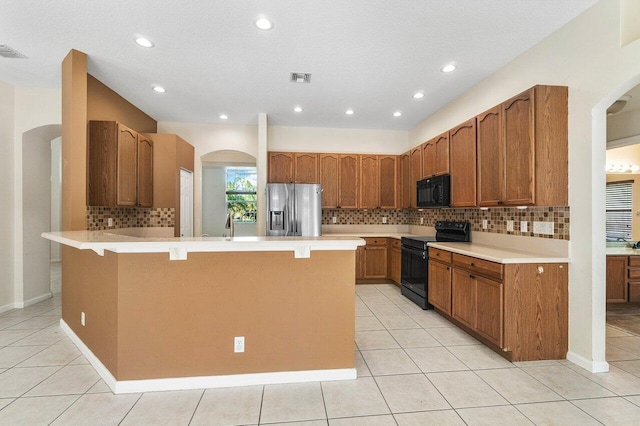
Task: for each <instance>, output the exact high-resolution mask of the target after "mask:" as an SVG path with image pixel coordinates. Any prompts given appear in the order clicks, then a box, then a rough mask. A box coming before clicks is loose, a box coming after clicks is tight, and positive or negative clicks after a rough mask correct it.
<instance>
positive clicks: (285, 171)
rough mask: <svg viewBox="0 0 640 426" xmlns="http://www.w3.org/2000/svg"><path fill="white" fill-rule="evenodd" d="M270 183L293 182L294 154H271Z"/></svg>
mask: <svg viewBox="0 0 640 426" xmlns="http://www.w3.org/2000/svg"><path fill="white" fill-rule="evenodd" d="M268 181H269V183H290V182H293V153H292V152H269V178H268Z"/></svg>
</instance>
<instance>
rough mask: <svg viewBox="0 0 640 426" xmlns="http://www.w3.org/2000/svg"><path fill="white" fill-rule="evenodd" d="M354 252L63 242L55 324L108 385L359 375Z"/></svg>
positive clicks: (133, 387) (153, 386) (158, 386)
mask: <svg viewBox="0 0 640 426" xmlns="http://www.w3.org/2000/svg"><path fill="white" fill-rule="evenodd" d="M354 256H355V252H354V251H353V250H351V251H340V250H336V251H313V252H312V253H311V256H310V258H294V253H293V252H291V251H285V252H268V251H256V252H204V253H189V256H188V259H187V260H181V261H171V260H169V256H168V254H167V253H114V252H111V251H105V252H104V256H99V255H98V254H96V253H95V252H93V251H91V250H78V249H76V248H72V247H69V246H63V267H62V274H63V278H62V281H63V289H62V322H61V324H62V326H63V328H65V330H66V331H67V332H68V333H69V334H70V335H71V337H72V339H74V341H75V342H76V344H78V346H80V348H81V349H83V350H84V351H85V353H86V351H87V349H88V350H90V351H91V353H89V354H88V355H89V358H90V361H91V362H92V364H93V365H94V367H96V369H97V370H98V372H99V373H101V374H102V375H103V378H105V376H107V377H106V378H105V380H106V381H107V382H108V384H109V386H110V387H111V388H112V390H113V391H114V392H116V393H125V392H138V391H142V390H163V389H177V388H180V389H185V388H198V387H216V386H234V385H240V384H254V383H277V382H291V381H310V380H331V379H350V378H355V376H356V374H355V369H354V328H355V307H354V302H355V301H354V298H355V288H354V283H355V268H354V265H355V258H354ZM83 313H84V319H85V325H84V326H83V325H82V324H81V318H82V317H83ZM240 336H243V337H244V339H245V351H244V352H243V353H234V338H235V337H240ZM85 345H86V347H85ZM93 355H94V356H95V358H93ZM109 376H111V377H109ZM155 379H163V380H155Z"/></svg>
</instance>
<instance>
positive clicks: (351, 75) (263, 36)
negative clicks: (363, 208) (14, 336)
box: [0, 0, 597, 130]
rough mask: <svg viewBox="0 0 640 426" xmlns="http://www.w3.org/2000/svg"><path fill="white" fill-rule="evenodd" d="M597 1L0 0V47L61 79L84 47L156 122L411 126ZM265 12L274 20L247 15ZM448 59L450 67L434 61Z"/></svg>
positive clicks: (92, 65)
mask: <svg viewBox="0 0 640 426" xmlns="http://www.w3.org/2000/svg"><path fill="white" fill-rule="evenodd" d="M596 1H597V0H561V1H558V0H446V1H445V0H316V1H312V0H297V1H293V0H271V1H264V0H262V1H260V0H215V1H213V0H188V1H184V0H183V1H180V0H161V1H158V0H108V1H106V0H82V1H77V0H76V1H72V0H56V1H50V0H0V44H7V45H9V46H11V47H12V48H14V49H16V50H18V51H19V52H21V53H23V54H24V55H26V56H27V57H28V59H5V58H0V80H1V81H5V82H7V83H10V84H12V85H16V86H31V87H59V86H60V80H61V77H60V76H61V72H60V64H61V62H62V59H63V58H64V57H65V55H66V54H67V53H68V52H69V50H70V49H78V50H80V51H83V52H85V53H87V54H88V55H89V65H88V67H89V72H90V73H91V74H92V75H94V76H95V77H97V78H98V79H99V80H101V81H102V82H103V83H105V84H107V85H108V86H109V87H111V88H112V89H113V90H115V91H116V92H118V93H119V94H121V95H122V96H123V97H125V98H126V99H128V100H129V101H130V102H132V103H133V104H135V105H136V106H138V107H139V108H141V109H142V110H144V111H145V112H147V113H148V114H149V115H151V116H152V117H154V118H155V119H156V120H160V121H190V122H204V123H223V122H225V123H233V124H255V123H256V122H257V119H256V116H257V114H258V113H259V112H266V113H267V114H268V116H269V124H270V125H285V126H318V127H347V128H368V129H396V130H408V129H410V128H412V127H413V126H414V125H416V124H417V123H419V122H420V121H421V120H423V119H424V118H426V117H427V116H429V115H430V114H432V113H433V112H435V111H437V110H438V109H440V108H441V107H442V106H443V105H445V104H447V103H448V102H450V101H451V100H453V99H454V98H456V97H457V96H459V95H460V94H461V93H463V92H464V91H466V90H467V89H469V88H470V87H472V86H473V85H475V84H477V83H478V82H479V81H480V80H482V79H483V78H485V77H487V76H488V75H490V74H491V73H493V72H494V71H495V70H497V69H499V68H500V67H502V66H503V65H505V64H506V63H507V62H509V61H510V60H512V59H513V58H515V57H516V56H518V55H519V54H521V53H523V52H524V51H525V50H527V49H528V48H530V47H531V46H533V45H534V44H536V43H538V42H539V41H540V40H542V39H543V38H544V37H546V36H547V35H549V34H551V33H552V32H553V31H555V30H556V29H557V28H559V27H561V26H562V25H564V24H565V23H567V22H568V21H570V20H571V19H573V18H574V17H575V16H577V15H578V14H579V13H581V12H582V11H584V10H585V9H587V8H588V7H589V6H591V5H593V4H594V3H596ZM260 15H265V16H267V17H268V18H270V19H271V20H272V21H273V22H274V28H273V29H272V30H271V31H266V32H264V31H260V30H258V29H257V28H256V27H255V26H254V21H255V19H256V18H257V17H258V16H260ZM136 35H144V36H145V37H147V38H149V39H150V40H152V41H153V42H154V43H155V47H154V48H152V49H145V48H142V47H139V46H137V45H136V44H135V43H134V42H133V40H134V38H135V37H136ZM449 62H455V63H456V64H457V66H458V69H457V70H456V71H455V72H453V73H451V74H444V73H442V72H440V68H441V67H442V66H443V65H444V64H446V63H449ZM290 72H309V73H312V80H311V83H310V84H294V83H290V82H289V73H290ZM156 84H157V85H161V86H163V87H165V88H166V90H167V92H166V93H165V94H157V93H155V92H154V91H152V90H151V88H152V86H153V85H156ZM416 91H424V93H425V97H424V98H423V99H421V100H415V99H413V98H412V95H413V94H414V93H415V92H416ZM295 105H300V106H302V108H304V111H303V112H302V113H294V112H293V107H294V106H295ZM348 108H353V109H354V110H355V114H354V115H352V116H346V115H345V114H344V111H345V110H346V109H348ZM397 110H400V111H402V112H403V115H402V117H399V118H395V117H392V113H393V112H394V111H397ZM221 113H224V114H227V115H228V116H229V120H227V121H223V120H221V119H220V118H219V117H218V116H219V115H220V114H221Z"/></svg>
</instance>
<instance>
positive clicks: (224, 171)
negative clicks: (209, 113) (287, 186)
mask: <svg viewBox="0 0 640 426" xmlns="http://www.w3.org/2000/svg"><path fill="white" fill-rule="evenodd" d="M200 159H201V170H202V234H206V235H208V236H211V237H227V236H229V233H230V231H229V229H227V228H226V222H227V220H226V219H227V212H228V210H229V208H230V206H231V205H233V207H240V208H239V209H235V208H234V211H236V214H235V230H234V235H235V236H255V235H257V227H256V222H255V212H253V214H252V212H251V209H252V208H255V201H253V202H252V200H255V196H252V195H251V194H248V193H247V194H242V193H241V192H251V191H252V189H253V191H255V190H256V189H257V188H256V186H257V173H256V159H255V157H253V156H252V155H250V154H247V153H245V152H241V151H234V150H219V151H213V152H210V153H207V154H205V155H203V156H201V157H200ZM254 177H255V179H256V181H254ZM234 181H236V182H246V183H247V185H243V188H242V189H243V190H244V191H243V190H240V188H231V187H230V185H232V184H233V182H234ZM236 190H237V191H236ZM234 192H235V193H234ZM232 199H234V201H233V202H232ZM236 199H237V200H236ZM243 202H244V204H245V205H246V207H247V208H244V209H243V208H242V207H243Z"/></svg>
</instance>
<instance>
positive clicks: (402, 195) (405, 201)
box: [398, 151, 412, 209]
mask: <svg viewBox="0 0 640 426" xmlns="http://www.w3.org/2000/svg"><path fill="white" fill-rule="evenodd" d="M398 181H399V182H400V191H399V199H400V200H399V204H400V205H399V206H398V207H399V208H401V209H408V208H410V207H411V188H412V185H411V154H410V153H409V152H408V151H407V152H405V153H404V154H402V155H401V156H400V173H399V179H398Z"/></svg>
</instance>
